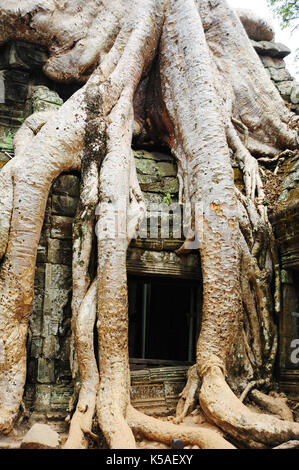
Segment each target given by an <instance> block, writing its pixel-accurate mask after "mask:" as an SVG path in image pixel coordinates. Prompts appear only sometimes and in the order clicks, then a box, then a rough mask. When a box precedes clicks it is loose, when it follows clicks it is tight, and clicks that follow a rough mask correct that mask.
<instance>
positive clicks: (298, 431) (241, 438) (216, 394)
mask: <svg viewBox="0 0 299 470" xmlns="http://www.w3.org/2000/svg"><path fill="white" fill-rule="evenodd" d="M199 402H200V405H201V407H202V410H203V411H204V413H205V415H206V416H207V418H208V419H209V420H210V421H211V422H213V423H215V424H216V425H217V426H219V427H220V428H221V429H222V430H223V431H225V432H226V433H227V434H228V435H229V436H231V438H233V439H234V440H235V441H236V442H238V443H242V444H243V445H244V446H246V447H257V448H263V447H264V448H267V447H274V446H278V445H280V444H282V443H284V442H287V441H290V440H298V437H299V423H293V422H288V421H282V420H280V419H278V418H275V417H272V416H270V415H263V414H258V413H254V412H252V411H251V410H249V409H248V408H247V407H246V406H244V405H243V404H242V403H241V401H240V400H239V399H238V398H237V397H236V396H235V395H234V393H233V392H232V391H231V389H230V388H229V386H228V385H227V383H226V381H225V378H224V375H223V372H222V371H221V369H220V368H219V367H216V366H215V367H211V368H209V369H208V370H207V371H206V373H205V374H204V375H203V378H202V386H201V389H200V393H199Z"/></svg>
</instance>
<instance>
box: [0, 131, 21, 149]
mask: <svg viewBox="0 0 299 470" xmlns="http://www.w3.org/2000/svg"><path fill="white" fill-rule="evenodd" d="M16 132H17V131H16V130H11V129H9V130H8V131H7V133H6V132H4V134H3V136H2V140H1V142H0V145H3V146H4V147H10V148H13V139H14V136H15V134H16Z"/></svg>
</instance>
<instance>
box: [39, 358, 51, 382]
mask: <svg viewBox="0 0 299 470" xmlns="http://www.w3.org/2000/svg"><path fill="white" fill-rule="evenodd" d="M37 381H38V382H39V383H41V384H48V383H53V382H55V369H54V360H52V359H46V358H44V357H39V358H38V365H37Z"/></svg>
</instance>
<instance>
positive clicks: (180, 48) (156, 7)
mask: <svg viewBox="0 0 299 470" xmlns="http://www.w3.org/2000/svg"><path fill="white" fill-rule="evenodd" d="M12 3H14V2H12ZM31 3H33V5H32V7H33V6H34V4H35V2H34V1H33V2H31ZM64 3H65V4H66V5H67V7H66V15H67V18H68V19H69V23H68V27H67V28H64V29H63V31H60V27H61V25H60V22H59V21H60V20H61V15H63V13H62V11H61V10H60V8H58V7H57V8H56V9H55V6H54V3H53V5H52V4H51V2H49V5H50V6H49V5H48V4H47V8H45V9H41V8H39V7H38V6H37V7H36V9H34V8H33V11H32V15H31V16H30V17H28V16H27V9H24V11H23V10H22V9H18V10H17V9H16V8H15V7H13V6H12V7H2V6H1V11H0V13H1V15H2V16H0V20H1V22H2V23H5V25H6V26H5V27H4V30H3V33H2V37H1V41H3V42H4V41H6V40H8V39H11V38H13V37H18V38H21V39H25V40H30V41H40V42H42V43H43V44H45V45H47V46H48V47H49V53H50V58H49V60H48V62H47V64H46V65H45V67H44V71H45V73H47V74H48V75H49V76H50V77H51V78H54V79H56V80H62V81H69V80H73V79H76V80H80V81H82V82H84V81H86V84H85V85H84V86H83V87H82V88H81V89H80V90H79V91H78V92H77V93H75V94H74V95H73V96H72V97H71V98H70V99H69V100H68V101H67V102H66V103H65V104H64V105H63V106H62V107H61V108H60V109H59V111H57V112H56V113H55V114H50V115H49V114H42V115H34V116H32V117H31V118H29V119H28V120H27V121H26V122H25V123H24V125H23V126H22V128H21V130H20V131H19V134H18V135H17V138H16V156H15V158H14V159H13V160H12V161H11V162H10V163H8V164H7V165H6V166H5V168H4V170H2V171H1V173H0V179H1V189H0V207H1V214H0V218H1V230H0V254H1V257H2V261H1V266H0V296H1V300H0V305H1V307H0V308H1V314H0V330H1V338H2V344H1V345H2V347H3V350H4V356H3V357H2V359H3V360H2V362H1V364H0V401H1V410H0V431H1V432H3V433H7V432H9V431H10V430H11V429H12V427H13V423H14V420H15V418H16V416H17V413H18V409H19V406H20V403H21V399H22V393H23V387H24V382H25V362H26V356H25V345H26V335H27V325H28V317H29V314H30V309H31V306H32V298H33V281H34V270H35V261H36V250H37V244H38V241H39V236H40V231H41V227H42V222H43V216H44V211H45V205H46V199H47V195H48V192H49V189H50V186H51V183H52V181H53V179H54V178H56V177H57V176H58V175H59V174H60V173H61V172H62V171H66V170H71V169H75V168H76V169H79V168H81V174H82V178H81V197H80V204H79V208H78V212H77V216H76V218H75V222H74V250H73V301H72V310H73V324H72V329H73V346H74V347H73V351H72V358H71V365H72V371H73V376H74V377H76V376H77V374H78V373H79V376H80V381H81V388H80V392H79V398H78V404H77V407H76V410H75V412H74V414H73V416H72V418H71V423H70V432H69V437H68V440H67V441H66V443H65V447H66V448H86V447H87V446H88V439H87V437H88V435H92V419H93V416H94V413H95V412H96V414H97V419H98V423H99V426H100V428H101V430H102V432H103V434H104V436H105V439H106V441H107V443H108V445H109V446H110V447H111V448H134V447H135V446H136V441H135V436H134V435H136V434H137V435H140V434H141V435H143V436H145V437H148V438H149V439H153V440H159V441H161V442H164V443H166V444H170V443H171V441H172V439H173V438H177V437H181V438H182V439H183V440H184V442H185V444H195V445H198V446H199V447H201V448H233V447H234V445H233V444H232V443H231V442H233V443H234V444H237V445H240V446H243V447H244V446H248V447H274V446H279V445H280V444H282V443H284V442H287V441H296V440H298V439H299V425H298V424H297V423H293V422H291V421H282V420H280V419H278V418H276V417H273V416H267V415H261V414H256V413H253V412H252V411H251V410H249V409H248V408H247V407H246V406H245V405H244V404H243V403H242V402H241V401H240V400H239V399H238V398H237V395H236V394H241V391H242V390H244V389H245V388H246V386H247V384H248V382H249V381H252V380H270V378H271V375H272V370H273V363H274V358H275V353H276V349H277V333H276V327H275V324H274V321H273V312H274V310H275V309H276V311H279V292H278V291H279V272H278V266H277V260H276V258H275V249H274V241H273V235H272V231H271V226H270V224H269V222H268V220H267V213H266V210H265V207H264V206H263V196H264V194H263V188H262V182H261V178H260V175H259V168H258V163H257V160H255V158H254V157H253V156H252V152H254V153H257V154H261V155H266V156H269V155H273V154H275V153H278V152H279V151H281V150H282V149H283V148H285V147H288V148H293V147H294V146H295V145H296V139H297V136H296V132H295V130H294V129H292V128H291V126H290V125H289V123H290V122H291V119H292V115H291V114H290V113H289V111H288V110H287V108H286V107H285V106H284V103H283V101H282V99H281V98H280V96H279V94H278V92H277V91H276V90H275V88H274V86H273V85H272V84H271V82H270V80H269V78H268V76H267V74H266V72H265V71H264V70H263V67H262V65H261V63H260V62H259V59H258V57H257V55H256V53H255V52H254V50H253V49H252V47H251V45H250V42H249V39H248V37H247V35H246V32H245V30H244V28H243V26H242V25H241V23H240V21H239V19H238V18H237V16H236V15H235V13H234V12H232V11H231V10H230V9H229V8H228V6H227V5H226V3H225V2H224V0H215V1H213V2H208V1H206V0H202V1H196V0H184V1H183V0H159V1H157V0H156V1H154V0H147V1H146V2H144V1H142V0H132V1H127V2H123V1H121V0H119V1H117V2H115V3H116V5H114V3H113V2H110V1H100V2H94V1H92V0H90V1H89V2H85V4H84V7H82V5H81V6H80V4H79V3H78V2H72V3H69V2H64ZM51 5H52V6H51ZM55 5H56V4H55ZM64 6H65V5H64ZM117 7H119V9H118V8H117ZM133 7H135V11H134V10H133ZM82 8H84V14H82V15H80V14H79V13H78V12H80V11H81V10H82ZM80 9H81V10H80ZM85 9H86V11H85ZM25 10H26V11H25ZM77 14H78V16H76V15H77ZM59 18H60V20H59ZM78 18H79V19H80V20H79V19H78ZM76 20H77V23H76ZM91 20H92V27H91V28H88V25H89V23H90V21H91ZM21 24H22V28H21V27H20V25H21ZM99 25H101V28H100V32H99V31H98V30H99ZM16 28H17V29H16ZM54 32H55V34H56V45H55V46H53V44H52V37H53V34H54ZM228 33H229V34H228ZM94 35H96V41H93V38H94ZM236 44H238V48H239V49H236ZM92 71H93V72H92ZM91 72H92V73H91ZM134 134H135V136H136V137H137V138H138V139H139V140H141V141H142V139H145V138H146V137H149V138H151V139H156V141H157V142H160V143H161V141H163V142H164V144H166V145H168V146H169V148H170V150H171V151H172V152H173V154H174V156H175V157H176V159H177V162H178V167H179V179H180V183H181V184H180V202H182V203H184V202H185V203H187V202H188V203H191V206H192V208H193V212H194V213H193V221H192V223H191V226H192V228H193V229H194V231H195V238H197V240H200V250H199V252H200V257H201V265H202V274H203V319H202V325H201V332H200V335H199V339H198V344H197V359H196V366H195V367H193V368H192V370H191V371H190V373H189V381H188V383H187V386H186V389H185V390H184V392H183V393H182V396H181V400H180V402H179V406H178V415H177V418H176V423H179V422H180V421H182V420H183V418H184V417H185V416H186V414H187V413H189V412H190V411H191V410H192V407H194V404H195V402H196V399H197V397H198V399H199V403H200V406H201V408H202V410H203V412H204V414H205V416H206V417H207V419H208V420H209V421H211V422H212V423H214V424H215V425H216V426H218V427H219V428H220V430H222V431H223V432H224V435H223V433H221V432H219V433H218V432H216V431H212V430H207V428H201V427H200V426H198V427H197V428H193V427H192V428H190V427H187V426H183V425H180V426H179V425H178V424H174V423H170V422H162V421H159V420H157V419H154V418H150V417H148V416H146V415H144V414H142V413H140V412H137V411H136V410H134V409H133V408H132V406H131V404H130V371H129V358H128V305H127V303H128V299H127V278H126V253H127V248H128V246H129V243H130V241H131V239H132V237H133V235H134V233H135V231H136V228H137V227H138V224H139V222H140V220H141V219H142V217H143V215H144V210H145V208H144V202H143V198H142V193H141V190H140V187H139V184H138V180H137V175H136V168H135V163H134V158H133V155H132V151H131V143H132V139H133V136H134ZM21 137H22V138H21ZM230 150H231V152H232V153H233V154H234V158H235V160H236V161H237V162H238V163H239V165H240V167H241V169H242V170H243V173H244V182H245V191H244V194H243V193H242V192H240V191H239V190H237V189H236V188H235V186H234V180H233V171H232V166H231V159H230ZM198 205H201V208H202V212H201V219H202V223H203V225H202V231H201V232H199V228H198V220H197V219H196V217H195V214H196V213H197V212H196V206H198ZM96 206H97V210H96ZM95 224H96V227H95ZM95 228H96V233H97V272H96V273H95V275H94V279H93V278H91V276H90V273H89V270H88V268H89V265H90V261H91V257H92V256H94V252H93V250H92V246H93V231H94V229H95ZM185 248H188V246H187V245H186V246H185ZM188 249H190V245H189V248H188ZM182 252H184V249H183V250H182ZM272 280H273V281H274V284H275V286H276V294H275V299H273V297H274V296H273V292H272V291H271V287H270V286H271V282H272ZM272 300H273V301H272ZM275 300H276V302H274V301H275ZM274 303H275V305H274ZM95 322H96V326H97V332H98V352H99V355H98V356H99V363H98V364H97V361H96V359H95V351H94V325H95ZM237 339H238V340H237ZM232 390H234V392H235V393H236V394H235V393H234V392H233V391H232ZM4 404H5V405H4ZM284 416H286V415H284ZM229 441H231V442H229Z"/></svg>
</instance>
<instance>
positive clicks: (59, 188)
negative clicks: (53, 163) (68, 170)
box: [53, 175, 79, 197]
mask: <svg viewBox="0 0 299 470" xmlns="http://www.w3.org/2000/svg"><path fill="white" fill-rule="evenodd" d="M53 193H54V194H63V195H66V196H73V197H78V196H79V178H78V177H77V176H75V175H61V176H59V177H58V178H57V179H56V180H55V182H54V184H53Z"/></svg>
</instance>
